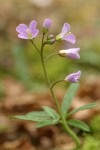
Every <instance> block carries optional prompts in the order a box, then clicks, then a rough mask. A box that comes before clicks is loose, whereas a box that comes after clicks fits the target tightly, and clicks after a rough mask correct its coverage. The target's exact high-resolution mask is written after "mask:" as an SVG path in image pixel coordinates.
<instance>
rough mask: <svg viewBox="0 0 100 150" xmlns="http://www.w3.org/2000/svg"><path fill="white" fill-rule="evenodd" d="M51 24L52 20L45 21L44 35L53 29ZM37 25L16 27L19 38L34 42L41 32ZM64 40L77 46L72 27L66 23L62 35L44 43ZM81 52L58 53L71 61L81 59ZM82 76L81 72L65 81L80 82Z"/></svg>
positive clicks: (71, 50)
mask: <svg viewBox="0 0 100 150" xmlns="http://www.w3.org/2000/svg"><path fill="white" fill-rule="evenodd" d="M51 24H52V20H51V19H45V21H44V22H43V29H42V33H43V35H45V34H46V33H47V32H48V30H49V28H50V27H51ZM36 25H37V22H36V21H35V20H33V21H31V22H30V24H29V27H28V26H27V25H25V24H20V25H18V26H17V27H16V31H17V32H18V33H19V34H18V37H19V38H21V39H29V40H31V41H33V40H34V38H35V37H36V36H37V35H38V33H39V30H38V29H37V28H36ZM62 40H64V41H67V42H70V43H72V44H75V42H76V38H75V35H74V34H72V33H71V32H70V25H69V24H68V23H64V25H63V27H62V30H61V33H59V34H58V35H57V36H56V37H55V38H54V36H53V35H50V36H48V37H47V39H46V40H45V41H44V45H45V44H53V43H55V42H57V41H62ZM79 51H80V48H70V49H64V50H60V51H59V52H58V55H60V56H62V57H68V58H71V59H79V58H80V55H79ZM80 76H81V71H78V72H76V73H72V74H70V75H68V76H67V77H66V78H65V81H67V82H70V83H74V82H78V81H79V79H80Z"/></svg>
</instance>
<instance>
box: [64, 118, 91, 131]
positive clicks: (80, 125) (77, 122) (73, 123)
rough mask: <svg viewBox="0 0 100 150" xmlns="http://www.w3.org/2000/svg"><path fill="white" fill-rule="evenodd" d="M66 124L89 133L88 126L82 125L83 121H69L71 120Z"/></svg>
mask: <svg viewBox="0 0 100 150" xmlns="http://www.w3.org/2000/svg"><path fill="white" fill-rule="evenodd" d="M67 123H68V124H69V125H71V126H74V127H77V128H80V129H82V130H84V131H87V132H90V128H89V126H88V125H87V124H86V123H84V122H83V121H80V120H75V119H71V120H68V121H67Z"/></svg>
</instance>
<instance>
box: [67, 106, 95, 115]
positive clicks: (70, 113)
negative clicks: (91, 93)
mask: <svg viewBox="0 0 100 150" xmlns="http://www.w3.org/2000/svg"><path fill="white" fill-rule="evenodd" d="M96 105H97V103H90V104H88V105H84V106H81V107H79V108H76V109H74V110H72V111H70V112H69V113H68V115H67V116H68V117H69V116H70V115H72V114H74V113H77V112H78V111H81V110H85V109H90V108H93V107H96Z"/></svg>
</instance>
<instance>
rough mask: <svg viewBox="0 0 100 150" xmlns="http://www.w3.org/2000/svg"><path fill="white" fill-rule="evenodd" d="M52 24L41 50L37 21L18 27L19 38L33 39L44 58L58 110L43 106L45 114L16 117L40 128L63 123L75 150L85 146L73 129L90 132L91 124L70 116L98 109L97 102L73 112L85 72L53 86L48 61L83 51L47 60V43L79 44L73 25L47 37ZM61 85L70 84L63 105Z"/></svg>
mask: <svg viewBox="0 0 100 150" xmlns="http://www.w3.org/2000/svg"><path fill="white" fill-rule="evenodd" d="M51 24H52V20H50V19H45V21H44V23H43V29H42V40H41V47H40V48H38V47H37V46H36V44H35V42H34V38H36V36H37V35H38V33H39V30H38V29H37V28H36V25H37V22H36V21H35V20H33V21H31V22H30V24H29V27H28V26H27V25H25V24H20V25H18V26H17V27H16V31H17V32H18V37H19V38H21V39H27V40H29V41H30V42H31V43H32V44H33V46H34V47H35V49H36V51H37V52H38V54H39V56H40V61H41V64H42V67H43V71H44V75H45V79H46V81H47V84H48V87H49V89H50V92H51V95H52V98H53V100H54V102H55V105H56V110H57V111H56V110H55V109H53V108H51V107H49V106H43V107H42V111H32V112H29V113H27V114H26V115H19V116H14V117H15V118H18V119H23V120H31V121H35V122H36V123H37V124H36V127H37V128H42V127H45V126H48V125H54V124H61V125H62V126H63V128H64V130H65V132H66V134H68V135H69V136H70V137H71V138H72V139H73V141H74V142H75V143H76V148H75V149H79V148H80V146H81V143H80V140H79V138H78V136H77V135H76V133H75V132H74V131H73V130H72V128H71V126H73V127H75V128H80V129H81V130H84V131H86V132H89V131H90V128H89V126H88V125H87V124H85V123H84V122H82V121H80V120H76V119H69V116H71V115H73V114H74V113H76V112H78V111H81V110H85V109H90V108H93V107H95V106H96V103H91V104H88V105H84V106H81V107H79V108H76V109H74V110H71V111H70V106H71V102H72V100H73V99H74V96H75V94H76V92H77V90H78V88H79V83H78V82H79V79H80V76H81V71H78V72H76V73H71V74H70V75H67V76H66V77H65V79H63V80H60V81H56V82H55V83H53V84H52V83H51V82H50V79H49V76H48V73H47V70H46V66H45V64H46V63H47V59H48V58H50V57H51V56H54V55H55V54H56V55H58V56H62V57H68V58H71V59H79V58H80V55H79V51H80V48H70V49H66V50H60V51H58V52H57V53H53V54H50V55H49V56H47V57H46V58H44V48H45V45H47V44H48V45H51V44H54V43H55V42H58V41H59V42H61V41H62V40H64V41H67V42H70V43H72V44H75V42H76V38H75V35H74V34H71V32H69V31H70V25H69V24H68V23H65V24H64V25H63V28H62V31H61V33H60V34H58V35H57V36H56V37H54V35H49V36H46V34H47V33H48V31H49V28H50V27H51ZM59 82H69V83H70V85H69V88H68V90H67V93H66V94H65V96H64V98H63V100H62V104H61V105H60V104H59V101H58V99H57V97H56V95H55V93H54V86H55V85H56V84H57V83H59Z"/></svg>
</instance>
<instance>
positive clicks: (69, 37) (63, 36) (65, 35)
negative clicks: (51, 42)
mask: <svg viewBox="0 0 100 150" xmlns="http://www.w3.org/2000/svg"><path fill="white" fill-rule="evenodd" d="M69 31H70V25H69V24H68V23H65V24H64V25H63V28H62V32H61V33H60V34H59V35H57V37H56V40H58V41H59V40H65V41H67V42H70V43H72V44H75V42H76V38H75V35H74V34H71V32H69Z"/></svg>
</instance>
